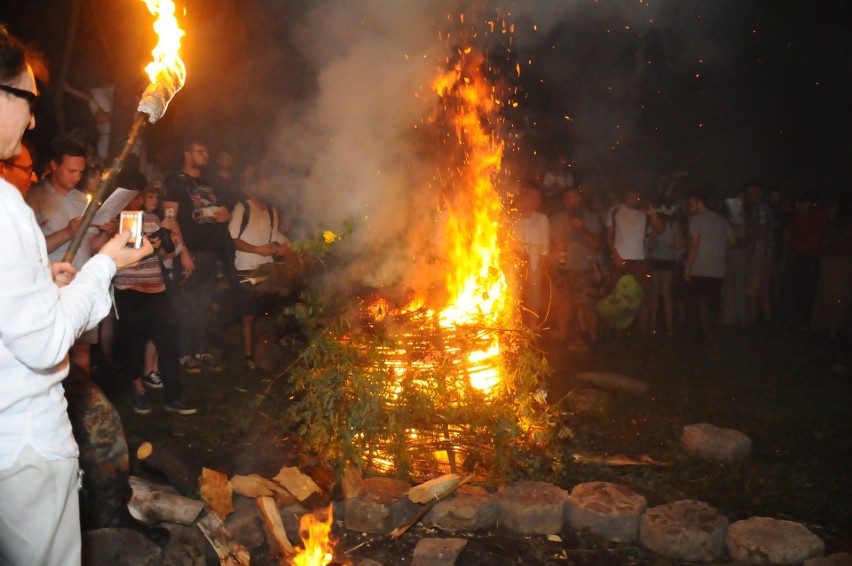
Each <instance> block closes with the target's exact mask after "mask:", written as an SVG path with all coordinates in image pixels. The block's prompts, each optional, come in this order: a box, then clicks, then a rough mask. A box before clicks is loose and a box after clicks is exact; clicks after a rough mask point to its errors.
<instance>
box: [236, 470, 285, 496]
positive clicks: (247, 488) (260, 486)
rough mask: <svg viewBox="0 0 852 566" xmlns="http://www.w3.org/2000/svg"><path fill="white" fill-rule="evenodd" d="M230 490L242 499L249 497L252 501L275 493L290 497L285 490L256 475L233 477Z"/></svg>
mask: <svg viewBox="0 0 852 566" xmlns="http://www.w3.org/2000/svg"><path fill="white" fill-rule="evenodd" d="M231 488H232V489H233V490H234V493H236V494H238V495H242V496H243V497H250V498H252V499H253V498H256V497H268V496H272V495H274V494H275V493H280V494H282V495H290V493H289V492H288V491H287V490H286V489H284V488H283V487H281V486H280V485H278V484H277V483H275V482H274V481H272V480H268V479H266V478H264V477H262V476H259V475H257V474H251V475H248V476H233V477H232V478H231Z"/></svg>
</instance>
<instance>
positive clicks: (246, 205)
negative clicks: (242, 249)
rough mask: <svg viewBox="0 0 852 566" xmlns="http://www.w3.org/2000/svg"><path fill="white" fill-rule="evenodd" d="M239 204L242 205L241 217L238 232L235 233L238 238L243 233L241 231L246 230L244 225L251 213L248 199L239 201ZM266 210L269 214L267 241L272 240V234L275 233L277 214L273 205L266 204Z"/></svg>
mask: <svg viewBox="0 0 852 566" xmlns="http://www.w3.org/2000/svg"><path fill="white" fill-rule="evenodd" d="M239 202H240V204H242V205H243V217H242V219H241V220H240V232H239V234H237V239H238V240H239V239H240V236H242V235H243V232H245V231H246V227H248V223H249V216H250V215H251V207H250V206H249V203H248V200H241V201H239ZM266 212H267V214H269V241H270V242H271V241H272V236H274V235H275V228H276V226H275V220H276V219H277V216H278V215H277V214H276V212H275V211H274V210H273V207H272V206H270V205H268V204H267V205H266Z"/></svg>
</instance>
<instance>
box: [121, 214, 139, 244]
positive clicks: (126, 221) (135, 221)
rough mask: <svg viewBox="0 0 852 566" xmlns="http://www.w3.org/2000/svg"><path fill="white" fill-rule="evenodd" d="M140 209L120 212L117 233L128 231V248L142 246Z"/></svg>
mask: <svg viewBox="0 0 852 566" xmlns="http://www.w3.org/2000/svg"><path fill="white" fill-rule="evenodd" d="M144 214H145V213H144V212H142V211H141V210H125V211H123V212H122V213H121V222H120V224H119V225H118V233H119V234H123V233H125V232H130V240H128V241H127V247H128V248H137V249H138V248H141V247H142V217H143V216H144Z"/></svg>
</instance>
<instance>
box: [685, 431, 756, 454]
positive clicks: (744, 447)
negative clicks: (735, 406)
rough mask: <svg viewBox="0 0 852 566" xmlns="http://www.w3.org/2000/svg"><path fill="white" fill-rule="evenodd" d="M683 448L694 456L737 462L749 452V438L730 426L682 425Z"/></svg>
mask: <svg viewBox="0 0 852 566" xmlns="http://www.w3.org/2000/svg"><path fill="white" fill-rule="evenodd" d="M680 442H681V445H682V446H683V449H684V450H686V451H687V452H689V453H690V454H692V455H694V456H698V457H700V458H706V459H709V460H719V461H722V462H738V461H740V460H742V459H743V458H745V457H746V456H748V455H749V453H750V452H751V439H750V438H749V437H748V436H746V435H745V434H743V433H741V432H739V431H737V430H734V429H732V428H719V427H717V426H713V425H711V424H710V423H699V424H692V425H687V426H685V427H683V435H682V436H681V439H680Z"/></svg>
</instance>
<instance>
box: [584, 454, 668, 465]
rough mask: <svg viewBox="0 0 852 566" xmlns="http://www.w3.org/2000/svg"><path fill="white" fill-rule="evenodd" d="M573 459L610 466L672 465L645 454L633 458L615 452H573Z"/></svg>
mask: <svg viewBox="0 0 852 566" xmlns="http://www.w3.org/2000/svg"><path fill="white" fill-rule="evenodd" d="M571 459H572V460H574V461H575V462H577V463H578V464H607V465H609V466H671V465H672V463H671V462H661V461H660V460H654V459H653V458H651V457H650V456H647V455H645V454H643V455H641V456H639V457H638V458H631V457H630V456H625V455H624V454H615V455H613V456H594V455H592V456H588V455H585V454H571Z"/></svg>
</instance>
